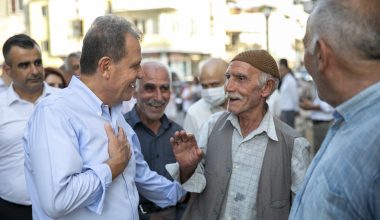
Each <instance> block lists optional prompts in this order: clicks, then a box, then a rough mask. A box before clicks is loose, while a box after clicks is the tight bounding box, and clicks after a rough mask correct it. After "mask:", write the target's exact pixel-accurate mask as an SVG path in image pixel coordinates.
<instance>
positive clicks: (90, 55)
mask: <svg viewBox="0 0 380 220" xmlns="http://www.w3.org/2000/svg"><path fill="white" fill-rule="evenodd" d="M126 33H129V34H131V35H132V36H134V37H135V38H136V39H137V40H139V41H141V38H142V34H141V32H140V31H139V30H137V29H136V27H135V26H134V25H133V24H132V23H131V22H129V21H127V20H126V19H125V18H123V17H121V16H117V15H111V14H108V15H104V16H100V17H97V18H96V19H95V21H94V22H93V23H92V25H91V27H90V29H89V30H88V31H87V33H86V36H85V37H84V39H83V47H82V56H81V59H80V66H81V74H87V75H91V74H93V73H95V71H96V69H97V64H98V61H99V60H100V59H101V58H102V57H104V56H108V57H110V58H111V59H113V61H114V62H118V61H120V60H121V59H122V58H123V57H124V56H125V55H126V54H128V51H126V50H125V34H126Z"/></svg>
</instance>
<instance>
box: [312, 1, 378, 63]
mask: <svg viewBox="0 0 380 220" xmlns="http://www.w3.org/2000/svg"><path fill="white" fill-rule="evenodd" d="M376 1H378V0H376ZM376 1H374V0H373V1H371V0H361V1H360V2H359V1H357V3H358V4H359V5H358V4H356V6H354V5H353V2H352V1H351V2H350V1H347V0H319V1H317V2H316V5H315V8H314V9H313V12H312V14H311V16H310V19H309V24H308V28H309V35H310V41H309V52H310V53H314V50H315V45H316V41H317V40H318V39H321V38H323V39H324V40H325V41H326V42H327V43H328V44H329V46H330V47H331V48H332V49H333V50H334V52H335V53H337V54H339V55H340V56H341V57H342V58H346V59H350V58H353V57H356V58H364V59H368V60H379V59H380V13H379V11H380V4H379V2H376Z"/></svg>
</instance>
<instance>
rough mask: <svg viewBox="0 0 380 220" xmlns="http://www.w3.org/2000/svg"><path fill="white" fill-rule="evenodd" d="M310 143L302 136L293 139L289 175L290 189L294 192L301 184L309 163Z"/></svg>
mask: <svg viewBox="0 0 380 220" xmlns="http://www.w3.org/2000/svg"><path fill="white" fill-rule="evenodd" d="M310 161H311V157H310V144H309V142H308V141H307V140H306V139H305V138H304V137H298V138H295V139H294V145H293V152H292V160H291V173H292V174H291V175H292V185H291V190H292V192H293V193H296V192H297V190H298V188H299V187H300V186H301V184H302V182H303V180H304V177H305V175H306V171H307V168H308V167H309V165H310Z"/></svg>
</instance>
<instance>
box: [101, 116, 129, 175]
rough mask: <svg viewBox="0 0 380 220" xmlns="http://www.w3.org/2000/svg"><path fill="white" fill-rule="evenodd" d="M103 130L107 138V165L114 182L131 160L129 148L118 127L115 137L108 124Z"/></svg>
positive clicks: (121, 129)
mask: <svg viewBox="0 0 380 220" xmlns="http://www.w3.org/2000/svg"><path fill="white" fill-rule="evenodd" d="M104 128H105V129H106V133H107V137H108V154H109V156H110V158H109V159H108V161H107V164H108V165H109V167H110V169H111V172H112V180H114V179H115V178H116V177H117V176H118V175H119V174H120V173H122V172H123V171H124V169H125V167H126V166H127V165H128V162H129V159H130V158H131V146H130V144H129V142H128V140H127V138H126V137H125V134H124V130H123V128H121V127H119V131H118V133H117V136H116V135H115V134H114V132H113V130H112V127H111V125H110V124H109V123H107V124H105V125H104Z"/></svg>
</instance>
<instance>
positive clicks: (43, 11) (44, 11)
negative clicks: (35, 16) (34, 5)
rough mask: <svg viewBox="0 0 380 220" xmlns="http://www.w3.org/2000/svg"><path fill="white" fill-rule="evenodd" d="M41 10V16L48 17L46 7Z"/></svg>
mask: <svg viewBox="0 0 380 220" xmlns="http://www.w3.org/2000/svg"><path fill="white" fill-rule="evenodd" d="M41 10H42V16H44V17H48V7H47V6H46V5H44V6H42V7H41Z"/></svg>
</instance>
